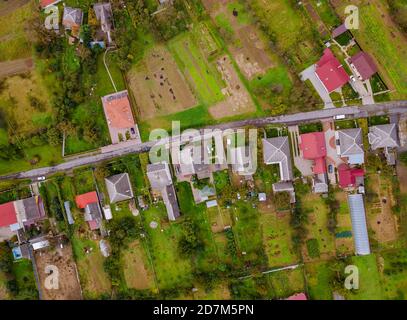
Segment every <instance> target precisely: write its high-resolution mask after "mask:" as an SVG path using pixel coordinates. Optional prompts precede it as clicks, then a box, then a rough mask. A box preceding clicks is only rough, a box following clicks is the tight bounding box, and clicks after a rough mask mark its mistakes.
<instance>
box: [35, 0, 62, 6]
mask: <svg viewBox="0 0 407 320" xmlns="http://www.w3.org/2000/svg"><path fill="white" fill-rule="evenodd" d="M60 1H61V0H40V6H41V8H45V7H48V6H50V5H51V4H54V3H56V2H60Z"/></svg>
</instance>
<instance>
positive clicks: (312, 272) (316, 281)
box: [305, 262, 332, 300]
mask: <svg viewBox="0 0 407 320" xmlns="http://www.w3.org/2000/svg"><path fill="white" fill-rule="evenodd" d="M305 273H306V278H307V284H308V292H309V296H310V298H311V299H313V300H331V299H332V288H331V285H330V279H331V277H332V272H331V270H330V268H329V263H325V262H314V263H307V264H306V265H305Z"/></svg>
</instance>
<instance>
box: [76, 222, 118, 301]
mask: <svg viewBox="0 0 407 320" xmlns="http://www.w3.org/2000/svg"><path fill="white" fill-rule="evenodd" d="M76 217H77V222H76V223H80V225H81V226H83V225H84V223H85V222H84V221H82V220H79V219H78V216H76ZM83 232H85V231H83ZM90 237H91V235H90V234H89V235H86V234H85V233H80V231H79V230H77V231H76V233H75V235H74V236H73V237H72V247H73V250H74V254H75V258H76V263H77V266H78V271H79V277H80V281H81V286H82V289H83V297H84V298H85V299H88V298H89V299H97V298H99V297H100V295H101V294H109V295H110V292H111V283H110V280H109V277H108V275H107V273H106V272H105V270H104V267H103V263H104V261H105V258H104V257H103V255H102V253H101V252H100V249H99V245H98V241H97V240H92V239H90Z"/></svg>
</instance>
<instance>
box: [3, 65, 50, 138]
mask: <svg viewBox="0 0 407 320" xmlns="http://www.w3.org/2000/svg"><path fill="white" fill-rule="evenodd" d="M4 86H5V89H3V90H2V91H1V92H0V111H2V112H3V113H4V115H5V117H6V121H7V122H8V124H9V125H8V131H9V134H10V135H12V136H14V135H17V134H18V135H29V134H33V133H35V132H36V131H38V130H40V129H44V128H47V126H48V125H49V124H52V122H53V110H52V106H51V104H50V95H49V93H48V90H47V88H46V87H45V84H44V81H43V79H42V78H41V76H40V74H39V72H38V70H34V71H32V72H30V73H28V74H26V75H19V76H14V77H10V78H8V79H7V80H6V81H5V83H4Z"/></svg>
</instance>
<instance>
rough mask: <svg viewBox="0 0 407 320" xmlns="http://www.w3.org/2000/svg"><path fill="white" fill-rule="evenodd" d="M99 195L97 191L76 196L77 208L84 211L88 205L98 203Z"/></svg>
mask: <svg viewBox="0 0 407 320" xmlns="http://www.w3.org/2000/svg"><path fill="white" fill-rule="evenodd" d="M98 201H99V200H98V195H97V194H96V191H91V192H88V193H84V194H81V195H79V196H76V198H75V202H76V206H77V207H78V208H79V209H84V208H85V207H86V206H87V205H88V204H91V203H95V202H98Z"/></svg>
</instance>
